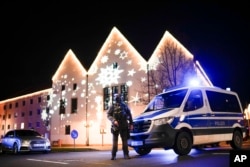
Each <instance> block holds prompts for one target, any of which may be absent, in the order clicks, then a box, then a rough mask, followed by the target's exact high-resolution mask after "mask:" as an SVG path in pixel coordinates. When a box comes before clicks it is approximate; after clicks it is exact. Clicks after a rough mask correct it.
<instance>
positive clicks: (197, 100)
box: [184, 90, 203, 111]
mask: <svg viewBox="0 0 250 167" xmlns="http://www.w3.org/2000/svg"><path fill="white" fill-rule="evenodd" d="M202 106H203V97H202V93H201V90H192V91H191V93H190V95H189V97H188V99H187V102H186V104H185V108H184V111H193V110H197V109H199V108H201V107H202Z"/></svg>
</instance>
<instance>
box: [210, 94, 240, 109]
mask: <svg viewBox="0 0 250 167" xmlns="http://www.w3.org/2000/svg"><path fill="white" fill-rule="evenodd" d="M206 94H207V98H208V102H209V104H210V108H211V110H212V111H219V112H239V113H240V112H241V109H240V105H239V102H238V100H237V97H236V96H234V95H231V94H225V93H220V92H213V91H208V90H207V91H206Z"/></svg>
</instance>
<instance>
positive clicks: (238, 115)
mask: <svg viewBox="0 0 250 167" xmlns="http://www.w3.org/2000/svg"><path fill="white" fill-rule="evenodd" d="M133 126H134V128H133V130H131V131H130V139H129V140H128V145H129V146H130V147H132V148H133V149H134V150H135V151H136V152H137V153H138V154H139V155H146V154H149V153H150V152H151V150H152V149H153V148H163V149H165V150H167V149H173V150H174V152H175V153H176V154H178V155H187V154H189V153H190V151H191V149H192V148H193V147H195V146H197V147H198V146H201V145H205V144H212V143H220V142H227V143H230V146H231V147H232V148H233V149H241V147H242V144H243V138H244V137H245V135H246V127H245V120H244V113H243V109H242V106H241V103H240V99H239V97H238V95H237V93H236V92H233V91H228V90H224V89H221V88H218V87H203V86H199V87H181V88H172V89H168V90H164V91H163V92H162V93H160V94H158V95H156V96H155V97H154V98H153V99H152V100H151V102H150V103H149V104H148V105H147V107H146V109H145V110H144V112H143V113H141V114H140V115H138V116H137V117H135V118H134V119H133Z"/></svg>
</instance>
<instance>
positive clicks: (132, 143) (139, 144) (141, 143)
mask: <svg viewBox="0 0 250 167" xmlns="http://www.w3.org/2000/svg"><path fill="white" fill-rule="evenodd" d="M142 145H143V142H142V141H132V142H131V146H142Z"/></svg>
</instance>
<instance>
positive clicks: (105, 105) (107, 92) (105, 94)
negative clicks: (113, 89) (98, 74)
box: [103, 87, 110, 110]
mask: <svg viewBox="0 0 250 167" xmlns="http://www.w3.org/2000/svg"><path fill="white" fill-rule="evenodd" d="M109 101H110V88H109V87H107V88H104V89H103V109H104V110H107V109H108V108H109Z"/></svg>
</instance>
